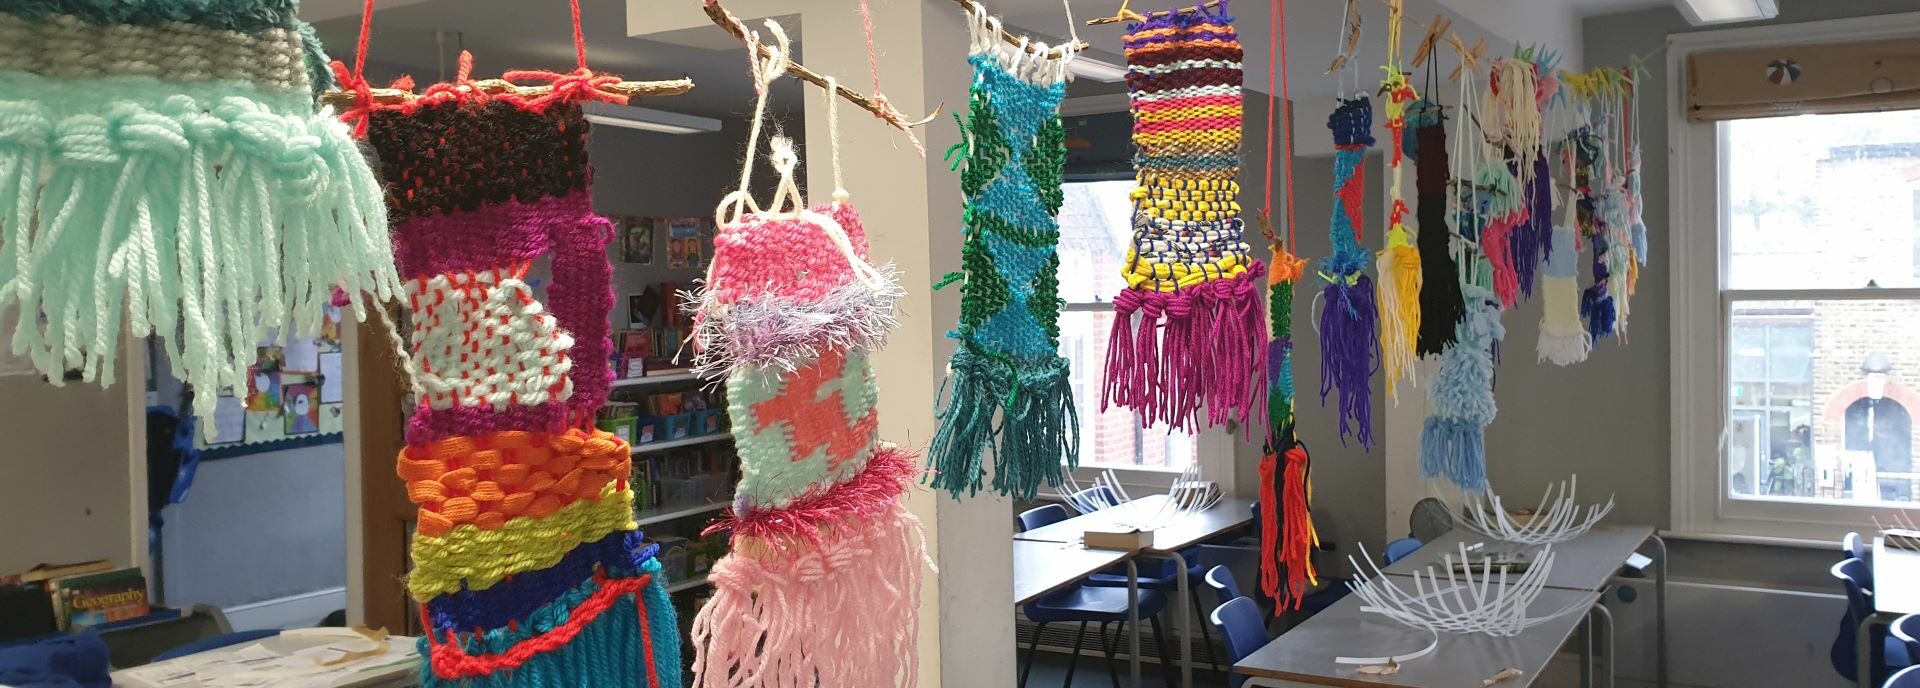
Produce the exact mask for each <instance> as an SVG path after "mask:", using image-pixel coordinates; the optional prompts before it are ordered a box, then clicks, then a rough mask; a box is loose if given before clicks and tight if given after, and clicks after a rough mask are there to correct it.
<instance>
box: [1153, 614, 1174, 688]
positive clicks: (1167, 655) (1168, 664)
mask: <svg viewBox="0 0 1920 688" xmlns="http://www.w3.org/2000/svg"><path fill="white" fill-rule="evenodd" d="M1148 620H1149V621H1151V622H1153V626H1152V628H1153V637H1154V639H1155V640H1158V641H1160V673H1162V674H1165V675H1166V677H1167V688H1173V686H1176V685H1179V682H1178V681H1177V680H1175V677H1174V673H1175V672H1174V670H1173V666H1174V664H1176V663H1178V662H1179V660H1177V659H1175V658H1174V655H1173V652H1172V651H1170V650H1168V649H1167V648H1168V645H1167V634H1165V633H1162V632H1161V631H1160V617H1158V616H1155V617H1152V618H1150V619H1148Z"/></svg>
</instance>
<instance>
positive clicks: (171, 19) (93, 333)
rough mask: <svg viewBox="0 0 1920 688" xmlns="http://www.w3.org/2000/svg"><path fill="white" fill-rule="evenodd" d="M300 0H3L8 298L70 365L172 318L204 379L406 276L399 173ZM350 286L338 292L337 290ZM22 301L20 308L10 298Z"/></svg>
mask: <svg viewBox="0 0 1920 688" xmlns="http://www.w3.org/2000/svg"><path fill="white" fill-rule="evenodd" d="M296 15H297V3H295V2H293V1H292V0H194V1H192V2H180V1H177V0H63V1H58V2H56V1H52V0H0V232H4V236H3V237H0V317H12V318H14V322H13V323H12V326H13V329H14V333H13V338H12V340H11V341H10V342H8V345H9V346H10V347H11V348H12V350H13V352H14V353H15V354H17V355H21V356H24V357H25V358H27V359H28V360H31V361H32V362H33V364H34V366H35V367H36V368H38V369H39V370H40V371H41V372H44V373H46V374H47V376H48V379H49V381H51V382H52V383H53V384H56V385H57V384H60V383H61V381H62V380H63V379H64V374H63V373H64V371H68V370H78V371H79V372H80V374H81V377H82V378H83V379H85V380H87V381H89V382H94V381H98V382H102V383H111V382H112V380H113V376H114V370H115V368H116V359H115V352H116V351H117V350H118V349H119V348H120V347H121V346H123V342H124V339H125V337H126V334H127V332H128V331H129V330H130V331H131V333H132V334H133V335H135V336H146V335H149V334H153V335H157V336H158V337H159V338H160V339H161V341H162V342H163V345H164V347H165V349H166V352H167V355H168V357H169V358H170V359H171V360H172V361H173V364H174V368H175V370H176V371H177V372H178V373H179V374H180V375H181V378H182V379H183V380H185V381H186V382H187V383H188V384H191V385H194V387H195V388H196V390H197V391H198V392H199V393H198V394H196V395H195V397H194V410H195V413H196V415H198V416H200V417H201V418H202V419H203V427H204V428H205V430H206V431H207V432H208V433H211V432H212V431H213V423H212V422H211V418H212V416H213V410H214V406H215V404H216V402H217V401H218V398H219V397H220V396H222V395H224V394H227V393H230V392H231V391H234V390H238V389H241V388H242V387H243V386H244V385H245V384H246V379H245V378H246V372H247V366H249V365H250V364H252V363H253V362H254V360H255V358H256V356H257V353H256V351H255V347H256V346H257V344H258V343H259V342H261V341H264V340H267V339H269V338H271V337H272V336H273V335H274V333H276V332H278V331H281V330H285V329H287V328H288V327H289V326H291V329H292V331H293V334H294V335H295V336H300V337H312V336H314V335H316V334H317V333H318V332H319V329H320V326H321V323H322V322H323V320H324V311H325V309H326V307H327V306H328V304H329V303H330V302H332V301H333V300H334V299H335V298H337V297H336V293H337V292H339V293H344V295H345V298H346V299H347V303H351V304H352V306H353V309H354V311H355V314H356V316H358V317H360V318H362V319H364V318H365V316H366V298H367V296H368V295H371V296H372V297H373V298H375V299H377V300H380V301H385V300H388V299H391V298H393V297H395V296H396V295H397V294H398V292H399V287H400V284H399V278H398V277H397V276H396V274H395V271H394V263H393V256H392V249H391V242H390V241H389V239H388V237H387V218H386V208H385V205H384V204H383V202H382V196H381V191H380V186H379V184H378V182H377V181H376V180H375V178H374V176H373V172H372V170H371V169H370V168H369V167H368V165H367V162H366V160H365V158H363V157H362V156H361V154H360V151H359V149H358V147H357V146H356V145H355V144H354V142H353V141H352V139H351V138H350V137H349V135H348V132H347V129H346V127H345V125H343V124H341V123H339V122H338V121H336V120H335V119H334V118H333V117H332V116H331V114H330V113H318V112H315V110H314V93H315V92H316V91H317V90H318V89H320V88H324V87H325V85H326V84H327V83H330V80H328V79H327V78H326V77H325V76H324V72H323V71H320V70H318V69H317V65H318V64H319V58H321V57H323V56H322V55H321V53H320V51H319V46H318V43H317V42H315V41H314V40H313V38H312V32H311V29H309V28H308V27H306V26H305V25H304V24H301V23H300V22H299V21H298V20H297V19H295V17H296ZM336 290H337V292H336ZM8 309H11V311H12V312H11V315H10V316H7V315H5V313H6V311H7V310H8ZM123 320H124V321H125V322H123Z"/></svg>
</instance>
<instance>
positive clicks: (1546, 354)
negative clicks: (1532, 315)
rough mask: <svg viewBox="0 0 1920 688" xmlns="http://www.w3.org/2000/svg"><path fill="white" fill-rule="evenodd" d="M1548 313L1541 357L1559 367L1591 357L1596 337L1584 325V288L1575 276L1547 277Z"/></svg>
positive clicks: (1543, 324)
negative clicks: (1581, 320) (1581, 323)
mask: <svg viewBox="0 0 1920 688" xmlns="http://www.w3.org/2000/svg"><path fill="white" fill-rule="evenodd" d="M1541 290H1542V291H1543V292H1545V300H1546V312H1545V314H1543V315H1542V316H1541V317H1540V343H1539V345H1538V346H1537V350H1538V353H1539V360H1541V361H1547V362H1551V363H1553V364H1554V365H1557V366H1570V365H1573V364H1575V363H1579V362H1581V361H1585V360H1587V353H1588V352H1590V351H1592V350H1593V337H1591V336H1589V335H1588V334H1587V331H1586V329H1585V328H1583V327H1582V326H1581V325H1580V317H1579V308H1580V305H1579V300H1580V297H1579V296H1578V294H1579V291H1580V287H1579V285H1577V284H1575V283H1574V280H1573V278H1570V277H1566V278H1562V277H1548V278H1546V279H1545V280H1543V284H1542V286H1541Z"/></svg>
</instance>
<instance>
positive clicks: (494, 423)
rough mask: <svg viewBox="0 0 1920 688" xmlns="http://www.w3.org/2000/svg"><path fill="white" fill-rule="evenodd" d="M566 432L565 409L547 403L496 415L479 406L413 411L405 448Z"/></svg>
mask: <svg viewBox="0 0 1920 688" xmlns="http://www.w3.org/2000/svg"><path fill="white" fill-rule="evenodd" d="M566 429H567V405H566V404H563V403H560V402H557V401H550V402H547V403H544V404H540V405H538V406H522V405H519V404H512V405H509V406H507V408H506V410H503V411H496V410H493V409H491V408H487V407H482V406H456V407H454V408H450V409H434V408H428V407H427V406H426V405H425V404H422V405H420V407H419V408H416V409H414V412H413V417H411V418H408V419H407V444H408V445H410V446H416V447H417V446H421V445H425V444H428V443H431V442H437V441H440V440H444V439H447V438H449V437H462V436H466V437H472V436H476V435H480V434H484V433H489V432H500V431H505V430H543V431H546V432H551V433H560V432H565V431H566Z"/></svg>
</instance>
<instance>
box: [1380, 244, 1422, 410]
mask: <svg viewBox="0 0 1920 688" xmlns="http://www.w3.org/2000/svg"><path fill="white" fill-rule="evenodd" d="M1379 255H1380V259H1379V262H1378V264H1377V266H1378V269H1379V271H1380V362H1381V365H1382V366H1384V368H1385V372H1386V378H1387V397H1388V398H1390V399H1392V400H1393V402H1394V404H1396V405H1398V404H1399V403H1400V393H1399V390H1398V389H1397V383H1398V381H1399V380H1400V379H1401V378H1403V377H1404V378H1406V379H1407V380H1409V381H1413V382H1416V383H1417V380H1416V374H1415V370H1414V346H1415V341H1416V339H1417V334H1418V333H1419V331H1420V282H1421V274H1420V252H1419V251H1417V250H1415V249H1414V248H1413V246H1412V245H1411V244H1408V243H1407V233H1406V228H1404V227H1400V226H1398V225H1396V226H1394V227H1392V228H1389V229H1388V230H1387V247H1386V248H1384V249H1381V250H1380V254H1379Z"/></svg>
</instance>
